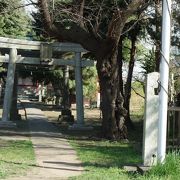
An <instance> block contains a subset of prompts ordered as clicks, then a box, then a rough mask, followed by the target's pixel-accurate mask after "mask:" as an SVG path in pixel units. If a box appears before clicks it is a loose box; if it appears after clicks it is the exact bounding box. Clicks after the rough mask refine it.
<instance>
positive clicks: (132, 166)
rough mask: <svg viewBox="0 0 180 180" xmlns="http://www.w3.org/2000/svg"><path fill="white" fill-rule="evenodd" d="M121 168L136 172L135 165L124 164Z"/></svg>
mask: <svg viewBox="0 0 180 180" xmlns="http://www.w3.org/2000/svg"><path fill="white" fill-rule="evenodd" d="M123 169H124V170H125V171H127V172H137V166H136V165H126V166H123Z"/></svg>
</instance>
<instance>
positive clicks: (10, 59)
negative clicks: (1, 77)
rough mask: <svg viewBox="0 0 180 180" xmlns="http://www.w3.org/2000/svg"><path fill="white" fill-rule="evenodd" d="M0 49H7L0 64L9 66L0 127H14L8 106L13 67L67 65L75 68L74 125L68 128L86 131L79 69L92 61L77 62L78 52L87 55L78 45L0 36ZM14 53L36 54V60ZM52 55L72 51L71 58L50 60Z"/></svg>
mask: <svg viewBox="0 0 180 180" xmlns="http://www.w3.org/2000/svg"><path fill="white" fill-rule="evenodd" d="M1 48H5V49H10V54H9V55H5V56H0V62H2V63H9V64H8V72H7V80H6V87H5V96H4V104H3V114H2V121H0V126H13V125H14V124H13V122H12V121H10V107H11V103H12V94H13V85H14V76H15V68H16V64H33V65H64V66H67V65H68V66H74V67H75V84H76V106H77V108H76V111H77V122H76V124H74V125H73V126H72V127H71V129H82V128H83V129H84V128H86V126H85V124H84V106H83V84H82V67H86V66H94V61H92V60H81V53H82V52H87V50H85V49H84V48H83V47H82V46H81V45H79V44H74V43H57V42H56V43H48V42H39V41H28V40H19V39H11V38H4V37H0V49H1ZM17 50H31V51H32V50H36V51H40V57H38V58H34V57H21V55H17ZM53 52H74V53H75V59H70V60H64V59H57V58H53V56H52V54H53ZM32 53H33V52H32Z"/></svg>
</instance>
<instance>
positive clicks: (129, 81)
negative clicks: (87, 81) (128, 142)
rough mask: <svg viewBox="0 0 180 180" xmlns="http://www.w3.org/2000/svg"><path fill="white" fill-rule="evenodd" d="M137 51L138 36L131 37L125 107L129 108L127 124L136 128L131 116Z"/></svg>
mask: <svg viewBox="0 0 180 180" xmlns="http://www.w3.org/2000/svg"><path fill="white" fill-rule="evenodd" d="M135 53H136V36H135V37H132V39H131V53H130V61H129V69H128V76H127V81H126V85H125V103H124V105H125V108H126V110H127V115H126V125H127V127H129V128H134V125H133V123H132V120H131V117H130V99H131V85H132V76H133V69H134V63H135Z"/></svg>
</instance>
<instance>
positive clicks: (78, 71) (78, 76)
mask: <svg viewBox="0 0 180 180" xmlns="http://www.w3.org/2000/svg"><path fill="white" fill-rule="evenodd" d="M75 83H76V114H77V115H76V119H77V121H76V124H74V125H73V126H70V127H69V129H70V130H89V129H92V127H88V126H85V124H84V105H83V83H82V67H81V53H80V52H76V54H75Z"/></svg>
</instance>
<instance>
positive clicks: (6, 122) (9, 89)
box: [0, 48, 17, 127]
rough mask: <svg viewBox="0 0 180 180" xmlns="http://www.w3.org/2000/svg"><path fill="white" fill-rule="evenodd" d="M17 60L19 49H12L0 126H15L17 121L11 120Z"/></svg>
mask: <svg viewBox="0 0 180 180" xmlns="http://www.w3.org/2000/svg"><path fill="white" fill-rule="evenodd" d="M16 60H17V49H15V48H12V49H10V55H9V64H8V72H7V79H6V87H5V95H4V102H3V113H2V121H0V127H15V125H16V124H15V123H13V122H12V121H10V109H11V104H12V96H13V86H14V77H15V68H16V64H15V63H16Z"/></svg>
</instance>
